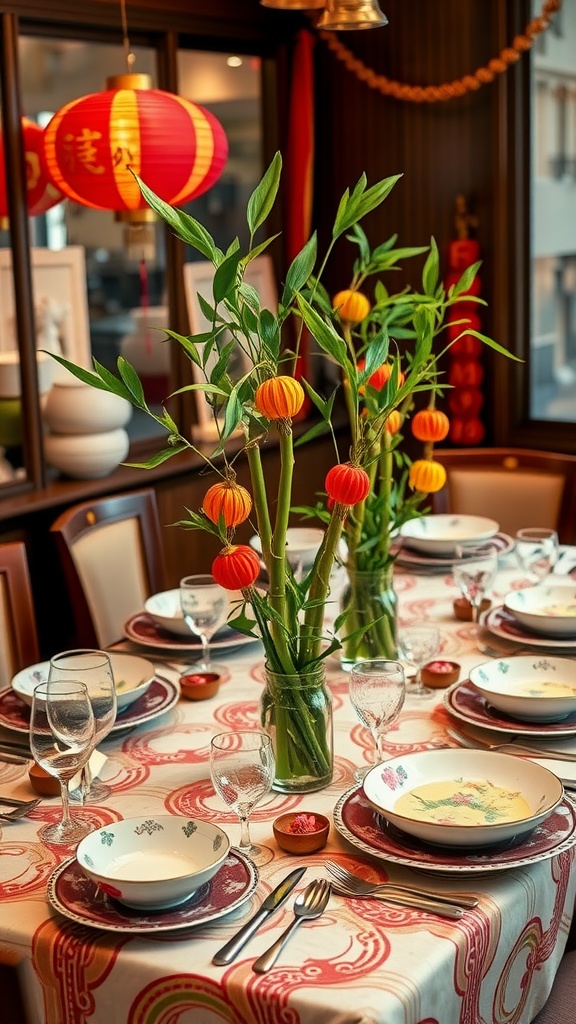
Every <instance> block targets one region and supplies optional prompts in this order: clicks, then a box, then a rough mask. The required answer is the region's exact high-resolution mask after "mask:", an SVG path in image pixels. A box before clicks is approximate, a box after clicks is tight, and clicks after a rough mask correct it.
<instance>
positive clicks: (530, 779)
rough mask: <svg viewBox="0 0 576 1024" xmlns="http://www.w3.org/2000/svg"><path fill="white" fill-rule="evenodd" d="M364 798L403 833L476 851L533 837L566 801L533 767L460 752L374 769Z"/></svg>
mask: <svg viewBox="0 0 576 1024" xmlns="http://www.w3.org/2000/svg"><path fill="white" fill-rule="evenodd" d="M364 793H365V795H366V798H367V799H368V801H369V802H370V803H371V804H372V806H373V807H374V808H375V810H376V811H378V813H379V814H381V815H382V816H383V817H384V818H386V820H387V821H389V822H391V823H392V824H393V825H395V826H396V827H397V828H399V829H401V830H402V831H403V832H406V833H408V834H409V835H412V836H416V837H417V838H418V839H422V840H424V841H425V842H428V843H434V844H435V845H437V846H450V847H451V846H455V847H470V848H474V847H482V846H492V845H495V844H498V843H503V842H510V841H513V840H516V839H520V838H521V837H523V836H524V835H526V834H527V833H528V832H531V831H532V829H534V828H536V826H537V825H539V824H540V822H541V821H543V820H544V819H545V818H547V817H548V815H549V814H550V813H551V812H552V811H553V810H554V808H555V807H556V806H557V805H558V804H559V803H560V801H561V800H562V797H563V793H564V790H563V786H562V783H561V782H560V780H559V779H558V778H557V777H556V776H555V775H554V774H553V773H552V772H550V771H548V769H547V768H543V767H541V766H540V765H539V764H536V763H535V762H534V761H529V760H527V759H525V758H522V757H515V756H514V755H512V754H501V753H497V752H495V751H490V750H463V749H461V748H458V749H454V750H451V749H450V750H426V751H421V752H420V753H415V754H406V755H405V756H403V757H394V758H392V759H391V760H389V761H385V762H383V763H382V764H379V765H376V766H375V767H374V768H372V769H371V770H370V771H369V772H368V774H367V776H366V778H365V779H364ZM405 797H409V799H408V800H407V801H406V800H404V798H405Z"/></svg>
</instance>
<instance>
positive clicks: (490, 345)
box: [452, 330, 524, 363]
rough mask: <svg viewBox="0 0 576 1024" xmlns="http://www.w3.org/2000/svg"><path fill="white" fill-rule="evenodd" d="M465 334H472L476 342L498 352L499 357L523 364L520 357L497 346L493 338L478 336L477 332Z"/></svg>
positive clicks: (470, 331) (469, 331) (484, 335)
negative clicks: (476, 339)
mask: <svg viewBox="0 0 576 1024" xmlns="http://www.w3.org/2000/svg"><path fill="white" fill-rule="evenodd" d="M465 333H466V334H472V335H473V336H474V337H475V338H478V340H479V341H481V342H482V343H483V344H484V345H487V346H488V348H492V349H494V351H495V352H499V353H500V355H501V356H506V357H507V358H508V359H513V360H514V362H515V363H523V362H524V359H522V358H521V357H520V356H515V355H514V353H513V352H510V351H509V350H508V349H507V348H503V347H502V345H499V344H498V342H497V341H494V339H493V338H489V337H488V336H487V335H486V334H479V332H478V331H472V330H468V331H466V332H465ZM452 344H454V342H452Z"/></svg>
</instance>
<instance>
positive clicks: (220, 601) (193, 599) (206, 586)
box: [180, 575, 228, 672]
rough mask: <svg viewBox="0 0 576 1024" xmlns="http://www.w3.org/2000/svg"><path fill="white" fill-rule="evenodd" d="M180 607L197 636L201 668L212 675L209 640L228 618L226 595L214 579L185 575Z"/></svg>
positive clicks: (186, 621) (181, 588)
mask: <svg viewBox="0 0 576 1024" xmlns="http://www.w3.org/2000/svg"><path fill="white" fill-rule="evenodd" d="M180 606H181V608H182V615H183V616H184V621H185V623H186V625H187V626H188V629H189V630H190V632H191V633H194V635H195V636H198V637H200V641H201V643H202V665H201V666H200V667H201V668H202V669H203V670H204V671H205V672H213V671H214V667H213V665H212V664H211V661H210V640H211V639H212V637H213V636H214V633H215V632H216V630H217V629H219V628H220V626H223V625H224V623H225V622H226V619H227V618H228V594H227V592H226V591H225V590H224V587H221V586H220V584H219V583H216V580H215V579H214V577H213V576H210V575H199V576H185V577H184V579H182V580H180Z"/></svg>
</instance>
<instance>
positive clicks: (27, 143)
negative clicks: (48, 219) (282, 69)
mask: <svg viewBox="0 0 576 1024" xmlns="http://www.w3.org/2000/svg"><path fill="white" fill-rule="evenodd" d="M22 134H23V136H24V162H25V165H26V190H27V205H28V213H29V214H30V216H32V217H36V216H38V215H39V214H41V213H46V210H49V209H50V207H52V206H56V203H61V202H62V200H63V199H64V195H63V194H62V192H59V191H58V189H57V188H56V187H55V186H54V185H53V184H52V182H51V180H50V176H49V174H48V170H47V167H46V161H45V159H44V129H43V128H41V127H40V125H39V124H36V123H35V122H34V121H30V120H29V118H27V117H23V118H22ZM7 216H8V195H7V190H6V163H5V159H4V139H3V136H2V128H1V127H0V217H7Z"/></svg>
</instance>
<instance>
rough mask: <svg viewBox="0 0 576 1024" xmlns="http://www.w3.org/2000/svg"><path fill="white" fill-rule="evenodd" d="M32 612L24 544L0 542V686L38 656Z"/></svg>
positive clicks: (7, 683)
mask: <svg viewBox="0 0 576 1024" xmlns="http://www.w3.org/2000/svg"><path fill="white" fill-rule="evenodd" d="M38 646H39V645H38V634H37V629H36V615H35V611H34V601H33V597H32V585H31V582H30V573H29V571H28V559H27V557H26V547H25V545H24V544H23V543H22V542H21V541H14V542H10V543H6V544H0V688H1V689H4V687H6V686H9V685H10V682H11V680H12V677H13V676H14V675H15V674H16V673H17V672H19V671H20V670H21V669H23V668H26V666H27V665H34V664H36V663H37V662H38V661H39V660H40V657H39V650H38Z"/></svg>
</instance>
